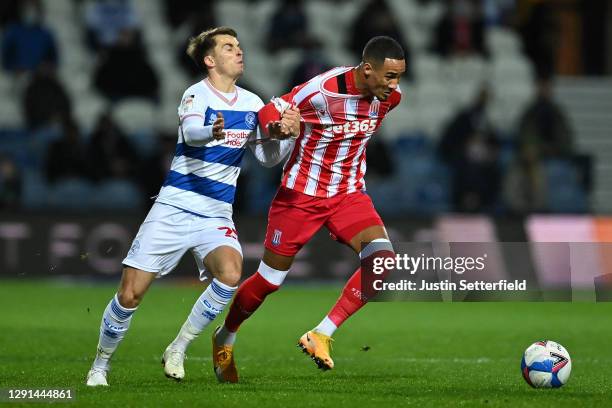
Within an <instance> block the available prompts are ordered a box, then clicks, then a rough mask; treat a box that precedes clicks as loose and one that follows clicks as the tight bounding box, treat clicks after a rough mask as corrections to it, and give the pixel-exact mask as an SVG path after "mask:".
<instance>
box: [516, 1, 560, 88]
mask: <svg viewBox="0 0 612 408" xmlns="http://www.w3.org/2000/svg"><path fill="white" fill-rule="evenodd" d="M526 14H527V16H526V17H524V18H523V23H522V24H521V27H520V31H521V36H522V40H523V49H524V51H525V54H526V55H527V56H528V57H529V59H531V61H532V63H533V64H534V66H535V71H536V76H537V77H538V78H540V79H545V80H547V79H551V78H552V76H553V74H554V72H555V55H556V52H557V44H558V37H559V35H558V30H559V21H558V19H557V16H556V14H555V9H554V6H553V5H552V4H550V3H546V2H539V3H536V4H534V5H533V6H531V8H530V9H529V11H527V13H526Z"/></svg>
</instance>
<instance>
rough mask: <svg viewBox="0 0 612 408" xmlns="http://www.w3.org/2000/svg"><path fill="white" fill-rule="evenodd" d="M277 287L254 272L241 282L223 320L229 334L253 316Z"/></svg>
mask: <svg viewBox="0 0 612 408" xmlns="http://www.w3.org/2000/svg"><path fill="white" fill-rule="evenodd" d="M278 288H279V287H278V286H276V285H273V284H271V283H270V282H268V281H267V280H265V279H264V278H263V276H261V275H260V274H259V272H256V273H255V274H254V275H253V276H251V277H250V278H248V279H247V280H245V281H244V282H242V285H240V287H239V288H238V290H237V291H236V296H235V297H234V301H233V302H232V306H231V307H230V310H229V313H228V314H227V317H226V318H225V327H226V328H227V330H229V331H230V332H236V331H238V328H239V327H240V325H241V324H242V322H244V321H245V320H246V319H248V318H249V316H251V314H253V312H255V311H256V310H257V308H258V307H259V305H261V304H262V303H263V301H264V299H265V298H266V296H268V295H269V294H270V293H272V292H275V291H277V290H278Z"/></svg>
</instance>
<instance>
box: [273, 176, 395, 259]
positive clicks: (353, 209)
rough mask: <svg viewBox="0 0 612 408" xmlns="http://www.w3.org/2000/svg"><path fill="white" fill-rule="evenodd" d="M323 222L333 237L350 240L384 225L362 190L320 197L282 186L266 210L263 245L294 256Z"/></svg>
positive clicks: (274, 250) (345, 240)
mask: <svg viewBox="0 0 612 408" xmlns="http://www.w3.org/2000/svg"><path fill="white" fill-rule="evenodd" d="M323 225H325V226H326V227H327V229H328V230H329V232H330V233H331V234H332V236H333V237H334V238H335V239H337V240H338V241H340V242H343V243H349V242H350V240H351V239H352V238H353V237H354V236H355V235H356V234H357V233H358V232H361V231H362V230H364V229H365V228H367V227H371V226H373V225H384V224H383V222H382V220H381V219H380V216H379V215H378V213H377V212H376V209H374V205H373V204H372V200H371V199H370V196H368V195H367V194H365V193H362V192H356V193H351V194H341V195H337V196H334V197H331V198H321V197H313V196H309V195H307V194H304V193H300V192H297V191H295V190H291V189H287V188H284V187H281V188H279V190H278V192H277V193H276V196H275V197H274V200H272V205H271V206H270V212H269V213H268V229H267V230H266V241H265V245H266V248H267V249H269V250H270V251H272V252H274V253H275V254H279V255H285V256H294V255H295V254H297V253H298V251H299V250H300V249H301V248H302V247H303V246H304V245H305V244H306V243H307V242H308V241H309V240H310V238H312V236H313V235H314V234H316V232H317V231H318V230H319V229H320V228H321V227H322V226H323Z"/></svg>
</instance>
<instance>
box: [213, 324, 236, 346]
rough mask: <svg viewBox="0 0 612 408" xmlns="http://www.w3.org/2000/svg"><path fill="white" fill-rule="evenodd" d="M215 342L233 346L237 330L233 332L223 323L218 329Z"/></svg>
mask: <svg viewBox="0 0 612 408" xmlns="http://www.w3.org/2000/svg"><path fill="white" fill-rule="evenodd" d="M215 342H216V343H217V344H224V345H226V346H233V345H234V343H235V342H236V332H231V331H229V330H227V327H225V325H223V326H221V328H220V329H219V330H217V334H216V335H215Z"/></svg>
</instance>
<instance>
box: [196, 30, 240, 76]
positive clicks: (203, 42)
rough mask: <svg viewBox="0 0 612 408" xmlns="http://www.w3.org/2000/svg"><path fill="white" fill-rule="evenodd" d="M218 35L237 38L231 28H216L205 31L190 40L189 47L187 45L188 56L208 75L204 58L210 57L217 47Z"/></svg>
mask: <svg viewBox="0 0 612 408" xmlns="http://www.w3.org/2000/svg"><path fill="white" fill-rule="evenodd" d="M217 35H231V36H232V37H235V38H237V37H238V35H237V34H236V31H235V30H234V29H232V28H229V27H216V28H211V29H209V30H206V31H203V32H201V33H200V34H198V35H196V36H195V37H191V38H190V39H189V45H187V51H186V52H187V55H189V56H190V57H191V59H192V60H193V62H195V64H196V65H197V66H198V68H200V69H201V70H202V71H204V72H205V73H207V74H208V68H207V67H206V64H204V57H205V56H207V55H209V54H210V52H211V51H212V49H213V48H215V45H217V43H216V41H215V37H216V36H217Z"/></svg>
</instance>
